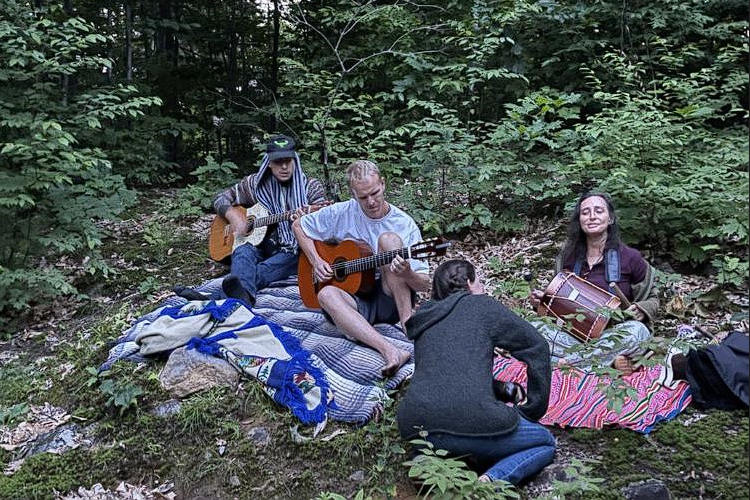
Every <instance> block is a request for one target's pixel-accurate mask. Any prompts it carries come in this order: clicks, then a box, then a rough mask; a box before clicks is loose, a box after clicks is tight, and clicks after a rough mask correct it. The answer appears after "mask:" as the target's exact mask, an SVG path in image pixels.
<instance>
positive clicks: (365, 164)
mask: <svg viewBox="0 0 750 500" xmlns="http://www.w3.org/2000/svg"><path fill="white" fill-rule="evenodd" d="M373 175H377V176H378V178H379V179H382V178H383V176H382V175H380V168H379V167H378V164H377V163H375V162H374V161H370V160H357V161H353V162H351V163H350V164H349V167H348V168H347V169H346V182H347V183H348V184H349V188H351V187H352V184H353V183H354V181H361V180H362V179H367V178H368V177H370V176H373Z"/></svg>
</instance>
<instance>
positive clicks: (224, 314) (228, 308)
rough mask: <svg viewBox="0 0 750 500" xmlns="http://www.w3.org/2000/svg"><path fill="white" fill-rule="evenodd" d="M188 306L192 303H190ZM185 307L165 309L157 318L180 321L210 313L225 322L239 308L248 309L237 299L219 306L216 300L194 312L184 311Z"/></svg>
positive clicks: (225, 301) (214, 317)
mask: <svg viewBox="0 0 750 500" xmlns="http://www.w3.org/2000/svg"><path fill="white" fill-rule="evenodd" d="M188 304H190V303H189V302H188ZM185 306H186V304H183V305H181V306H169V307H165V308H164V309H162V310H161V312H160V313H159V314H158V315H157V316H156V317H157V318H158V317H160V316H169V317H170V318H172V319H178V318H187V317H189V316H197V315H199V314H206V313H210V314H211V317H212V318H213V319H215V320H216V321H224V320H225V319H227V318H228V317H229V316H231V314H232V313H233V312H234V311H236V310H237V308H238V307H240V306H244V307H247V306H245V304H244V303H243V302H242V301H241V300H237V299H225V300H224V302H223V303H222V304H217V303H216V301H215V300H212V301H209V303H208V304H206V305H205V306H203V308H201V309H196V310H194V311H183V309H184V308H185ZM154 319H156V318H154Z"/></svg>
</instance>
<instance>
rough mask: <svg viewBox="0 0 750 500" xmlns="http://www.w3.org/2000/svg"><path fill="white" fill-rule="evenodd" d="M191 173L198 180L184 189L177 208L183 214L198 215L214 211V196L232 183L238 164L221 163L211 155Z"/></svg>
mask: <svg viewBox="0 0 750 500" xmlns="http://www.w3.org/2000/svg"><path fill="white" fill-rule="evenodd" d="M190 175H193V176H195V178H196V181H195V182H193V183H192V184H190V186H188V187H186V188H185V189H183V190H182V192H181V194H180V203H179V205H180V206H179V208H176V209H175V210H176V211H177V212H179V213H183V214H190V213H192V214H195V215H198V214H201V213H203V212H211V211H213V201H214V198H215V197H216V195H217V194H218V193H219V191H221V190H222V189H225V188H226V187H227V186H229V185H231V183H232V179H235V176H236V175H237V165H235V164H234V163H232V162H231V161H225V162H223V163H221V164H219V163H218V162H217V161H216V160H214V157H213V156H211V155H209V156H207V157H206V163H205V165H201V166H199V167H198V168H196V169H195V170H193V171H192V172H190ZM175 210H173V213H174V212H175Z"/></svg>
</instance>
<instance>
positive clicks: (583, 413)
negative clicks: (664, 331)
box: [493, 356, 691, 434]
mask: <svg viewBox="0 0 750 500" xmlns="http://www.w3.org/2000/svg"><path fill="white" fill-rule="evenodd" d="M663 369H664V368H663V367H662V366H659V365H657V366H654V367H651V368H648V369H644V370H639V371H637V372H635V373H633V374H632V375H629V376H626V377H624V381H625V382H626V383H627V384H628V385H630V386H631V387H633V388H634V389H635V390H636V391H637V393H638V396H637V397H636V398H634V399H630V398H625V403H624V404H623V406H622V409H621V410H620V411H619V412H615V411H614V410H610V409H608V408H607V398H606V397H605V395H604V394H603V393H602V392H601V391H600V390H599V389H598V388H597V387H598V386H599V385H600V383H602V384H608V383H609V379H607V378H600V377H598V376H597V375H596V374H594V373H590V372H585V371H582V370H578V369H575V368H572V369H571V370H570V371H563V370H560V369H559V368H553V370H552V385H551V387H550V398H549V405H548V407H547V413H545V415H544V416H543V417H542V418H541V419H540V420H539V423H541V424H544V425H557V426H560V427H585V428H588V429H602V428H604V427H605V426H615V427H622V428H625V429H630V430H633V431H636V432H640V433H642V434H648V433H650V432H651V431H652V430H654V427H655V426H656V424H658V423H659V422H663V421H668V420H671V419H673V418H674V417H676V416H677V415H679V414H680V412H682V411H683V410H684V409H685V408H686V407H687V406H688V405H689V404H690V401H691V396H690V386H689V385H688V384H687V382H685V381H680V382H679V383H678V384H677V386H676V388H674V389H670V388H667V387H664V386H662V385H661V384H659V383H658V380H659V377H660V376H661V375H662V370H663ZM493 375H494V376H495V379H497V380H502V381H506V382H516V383H518V384H521V385H523V386H524V387H526V365H524V364H523V363H521V362H520V361H517V360H515V359H513V358H504V357H501V356H498V357H497V358H495V364H494V367H493Z"/></svg>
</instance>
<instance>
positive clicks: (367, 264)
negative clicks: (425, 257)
mask: <svg viewBox="0 0 750 500" xmlns="http://www.w3.org/2000/svg"><path fill="white" fill-rule="evenodd" d="M397 255H400V256H401V257H403V258H404V259H408V258H409V247H404V248H399V249H398V250H388V251H386V252H381V253H378V254H375V255H370V256H369V257H360V258H359V259H352V260H347V261H344V262H339V263H336V264H334V265H332V266H331V268H332V269H333V272H334V274H353V273H359V272H362V271H367V270H369V269H375V268H376V267H381V266H384V265H386V264H390V262H391V261H392V260H393V258H394V257H396V256H397Z"/></svg>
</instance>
